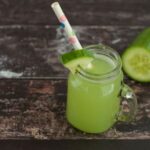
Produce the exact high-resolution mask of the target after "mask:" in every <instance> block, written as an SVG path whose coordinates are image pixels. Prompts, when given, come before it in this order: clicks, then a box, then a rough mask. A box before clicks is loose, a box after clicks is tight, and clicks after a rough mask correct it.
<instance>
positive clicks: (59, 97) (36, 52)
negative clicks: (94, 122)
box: [0, 0, 150, 140]
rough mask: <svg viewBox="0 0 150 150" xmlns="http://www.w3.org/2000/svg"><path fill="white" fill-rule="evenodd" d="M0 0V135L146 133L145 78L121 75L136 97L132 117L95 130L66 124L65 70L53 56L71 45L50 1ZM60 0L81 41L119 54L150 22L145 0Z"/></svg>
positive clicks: (148, 89)
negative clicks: (140, 80)
mask: <svg viewBox="0 0 150 150" xmlns="http://www.w3.org/2000/svg"><path fill="white" fill-rule="evenodd" d="M0 2H1V3H0V18H1V19H0V78H1V80H0V89H1V92H0V139H1V140H2V139H56V140H57V139H130V140H131V139H150V84H149V83H145V84H142V83H138V82H135V81H133V80H131V79H128V78H127V76H125V82H126V83H127V84H129V85H130V86H131V87H132V88H133V90H134V91H135V93H136V94H137V98H138V103H139V111H138V114H137V116H136V121H135V122H133V123H131V124H123V123H119V124H116V125H115V126H114V127H113V128H112V129H110V130H109V131H108V132H106V133H104V134H96V135H93V134H85V133H82V132H81V131H78V130H76V129H74V128H73V127H71V126H70V125H69V124H68V123H67V121H66V118H65V106H66V89H67V86H66V82H67V81H66V79H67V73H68V71H67V70H66V69H65V68H64V67H63V66H62V65H61V64H60V62H59V59H58V56H59V55H60V54H61V53H64V52H66V51H68V50H70V49H71V47H70V45H69V44H68V43H67V40H66V38H64V35H63V33H61V31H60V30H59V26H58V25H59V23H58V21H57V19H56V17H55V15H54V13H53V12H52V10H51V8H50V4H51V2H52V1H51V0H1V1H0ZM60 2H61V5H62V7H63V9H64V11H65V13H66V15H67V16H68V18H69V20H70V22H71V24H72V25H73V27H74V29H75V31H76V32H77V35H78V37H79V39H80V41H81V43H82V45H89V44H97V43H100V42H102V43H104V44H107V45H110V46H111V47H113V48H114V49H115V50H117V51H118V52H119V53H120V54H122V52H123V51H124V49H125V48H126V47H127V46H128V45H129V43H130V42H131V41H132V40H133V39H134V38H135V36H136V35H137V34H138V33H139V32H140V31H142V29H144V28H145V27H146V26H149V25H150V9H149V6H150V1H149V0H142V1H141V0H130V1H123V0H113V1H112V0H82V1H79V0H74V1H60ZM87 16H88V17H87ZM7 78H10V79H7ZM16 78H17V79H16Z"/></svg>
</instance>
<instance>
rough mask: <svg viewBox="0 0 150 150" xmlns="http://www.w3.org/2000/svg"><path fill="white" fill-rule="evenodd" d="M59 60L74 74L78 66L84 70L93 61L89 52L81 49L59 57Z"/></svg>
mask: <svg viewBox="0 0 150 150" xmlns="http://www.w3.org/2000/svg"><path fill="white" fill-rule="evenodd" d="M60 60H61V62H62V64H63V65H64V66H65V67H66V68H68V69H69V70H70V71H71V72H72V73H73V74H74V73H75V72H76V69H77V67H78V66H79V65H80V66H81V67H82V68H85V67H86V66H87V65H88V64H89V63H90V62H91V61H92V60H93V57H92V54H91V53H90V52H89V51H87V50H85V49H81V50H75V51H71V52H68V53H65V54H63V55H61V56H60Z"/></svg>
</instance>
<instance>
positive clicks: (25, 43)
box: [0, 25, 144, 78]
mask: <svg viewBox="0 0 150 150" xmlns="http://www.w3.org/2000/svg"><path fill="white" fill-rule="evenodd" d="M73 27H74V29H75V31H76V32H77V35H78V37H79V40H80V42H81V43H82V45H83V46H86V45H90V44H98V43H103V44H107V45H110V46H111V47H113V48H114V49H116V50H117V51H118V52H119V53H120V54H121V53H122V52H123V51H124V49H125V48H126V47H127V46H128V45H129V43H130V42H131V41H132V40H133V39H134V38H135V36H137V34H138V33H139V32H140V31H141V30H143V28H144V27H143V26H134V27H130V26H126V27H125V26H73ZM0 35H1V36H0V71H6V70H7V71H12V72H16V73H22V77H52V76H54V77H66V75H67V70H66V69H65V68H64V67H63V66H62V65H61V63H60V61H59V59H58V57H59V55H60V54H61V53H64V52H66V51H69V50H71V49H72V48H71V46H70V45H69V44H68V41H67V39H66V38H65V36H64V33H62V32H61V30H59V28H58V27H57V26H34V25H30V26H25V25H24V26H23V25H10V26H0ZM0 77H1V78H2V77H3V76H2V74H1V72H0Z"/></svg>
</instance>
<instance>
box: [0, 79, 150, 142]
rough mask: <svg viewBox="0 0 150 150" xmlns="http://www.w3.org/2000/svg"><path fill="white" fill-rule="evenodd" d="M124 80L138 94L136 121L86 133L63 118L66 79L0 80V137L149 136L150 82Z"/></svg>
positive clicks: (87, 137) (114, 137)
mask: <svg viewBox="0 0 150 150" xmlns="http://www.w3.org/2000/svg"><path fill="white" fill-rule="evenodd" d="M127 83H128V84H129V85H130V86H131V87H132V88H133V89H134V91H135V93H136V95H137V97H138V103H139V110H138V114H137V117H136V121H135V122H133V123H131V124H123V123H120V124H117V125H115V127H113V128H112V129H110V130H109V131H108V132H106V133H103V134H85V133H83V132H81V131H78V130H76V129H74V128H73V127H72V126H70V125H69V124H68V123H67V121H66V117H65V108H66V79H59V80H58V79H53V80H14V79H11V80H1V81H0V89H1V92H0V139H150V125H149V124H150V93H149V92H148V91H149V90H150V84H140V83H135V82H133V81H127Z"/></svg>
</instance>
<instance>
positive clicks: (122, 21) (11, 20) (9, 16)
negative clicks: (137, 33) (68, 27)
mask: <svg viewBox="0 0 150 150" xmlns="http://www.w3.org/2000/svg"><path fill="white" fill-rule="evenodd" d="M59 1H60V3H61V5H62V7H63V9H64V11H65V13H66V15H67V17H68V18H69V20H70V22H71V24H72V25H147V26H148V25H150V19H149V15H150V9H149V5H150V2H149V0H142V1H141V0H130V1H124V0H113V1H112V0H82V1H80V0H74V1H69V0H68V1H61V0H59ZM52 2H54V1H53V0H1V3H0V18H1V20H0V24H1V25H2V24H3V25H4V24H26V25H31V24H32V25H56V24H58V21H57V19H56V17H55V15H54V13H53V12H52V9H51V8H50V4H51V3H52ZM87 17H88V19H87Z"/></svg>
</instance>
